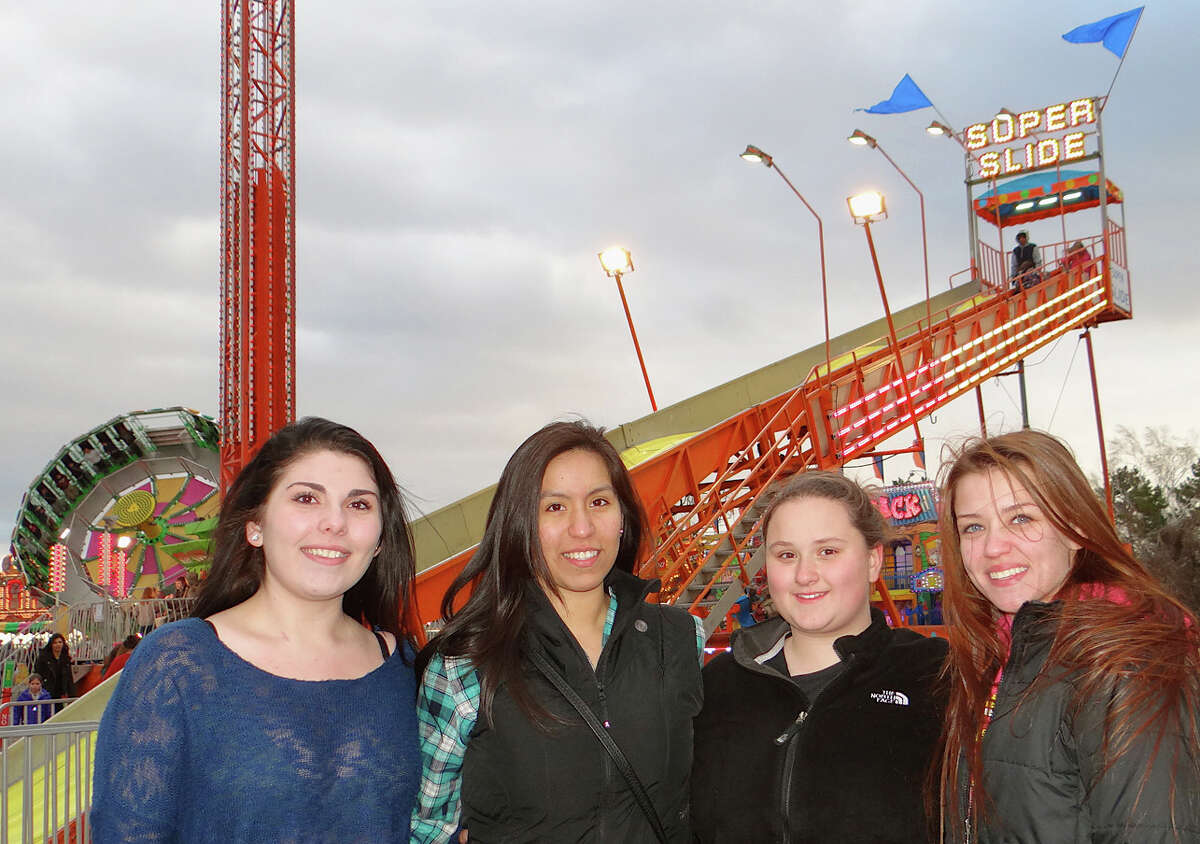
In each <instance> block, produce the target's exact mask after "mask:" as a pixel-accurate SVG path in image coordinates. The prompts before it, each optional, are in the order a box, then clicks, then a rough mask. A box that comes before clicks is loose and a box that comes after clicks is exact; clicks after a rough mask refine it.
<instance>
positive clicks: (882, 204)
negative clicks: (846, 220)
mask: <svg viewBox="0 0 1200 844" xmlns="http://www.w3.org/2000/svg"><path fill="white" fill-rule="evenodd" d="M846 204H847V205H849V206H850V216H851V217H853V218H854V222H855V223H857V224H858V225H860V226H863V225H866V224H867V223H877V222H879V221H880V220H886V219H887V201H886V200H885V199H884V198H883V194H881V193H880V192H879V191H877V190H868V191H863V192H862V193H856V194H855V195H854V196H848V197H846Z"/></svg>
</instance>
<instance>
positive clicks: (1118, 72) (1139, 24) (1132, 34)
mask: <svg viewBox="0 0 1200 844" xmlns="http://www.w3.org/2000/svg"><path fill="white" fill-rule="evenodd" d="M1141 25H1142V16H1141V15H1138V19H1137V23H1135V24H1134V25H1133V32H1131V33H1129V40H1128V41H1126V42H1125V52H1124V53H1122V54H1121V61H1120V62H1118V63H1117V72H1116V73H1114V74H1113V78H1112V82H1110V83H1108V93H1107V94H1105V95H1104V102H1102V103H1101V104H1100V110H1101V111H1104V107H1105V106H1106V105H1108V98H1109V97H1110V96H1111V95H1112V89H1113V85H1116V84H1117V76H1118V75H1119V74H1120V73H1121V68H1122V67H1124V66H1125V57H1126V56H1128V55H1129V47H1130V45H1132V44H1133V37H1134V36H1135V35H1137V31H1138V27H1139V26H1141Z"/></svg>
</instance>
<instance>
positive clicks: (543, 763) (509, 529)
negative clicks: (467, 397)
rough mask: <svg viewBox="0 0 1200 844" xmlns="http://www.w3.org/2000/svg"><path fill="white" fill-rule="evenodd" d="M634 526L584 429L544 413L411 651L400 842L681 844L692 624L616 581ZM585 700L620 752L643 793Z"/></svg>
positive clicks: (635, 517)
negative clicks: (410, 767)
mask: <svg viewBox="0 0 1200 844" xmlns="http://www.w3.org/2000/svg"><path fill="white" fill-rule="evenodd" d="M644 531H645V517H644V516H643V514H642V508H641V504H640V502H639V501H638V498H637V495H636V494H635V492H634V490H633V486H632V483H631V481H630V478H629V474H628V472H626V470H625V466H624V465H623V464H622V462H621V458H620V456H619V455H618V454H617V452H616V450H615V449H614V448H613V447H612V445H611V444H610V443H609V442H608V440H606V439H605V438H604V436H603V434H602V433H601V432H600V431H599V430H598V429H596V428H592V427H590V426H588V425H586V424H584V423H582V422H575V423H568V422H558V423H554V424H552V425H548V426H546V427H545V428H543V429H542V430H540V431H538V432H537V433H535V434H534V435H533V436H531V437H529V439H527V440H526V441H525V442H524V443H522V444H521V446H520V447H519V448H518V449H517V451H516V453H515V454H513V456H512V458H511V459H510V460H509V462H508V465H507V466H505V468H504V472H503V474H502V475H501V476H500V483H499V484H498V485H497V487H496V494H495V497H494V498H493V499H492V504H491V509H490V510H489V512H488V519H487V526H486V528H485V529H484V534H483V539H482V540H481V541H480V543H479V547H478V548H477V549H476V551H475V554H474V556H473V557H472V558H471V561H470V563H468V564H467V567H466V568H465V569H464V570H463V571H462V573H461V574H460V575H459V576H458V577H457V578H456V579H455V581H454V583H453V584H452V585H451V587H450V589H449V591H448V592H447V593H446V596H445V599H444V600H443V602H442V612H443V614H444V615H445V617H446V618H447V619H449V620H448V621H447V623H446V626H445V628H444V629H443V630H442V632H441V633H440V634H439V635H438V636H437V637H436V638H435V639H434V640H433V641H432V642H431V643H430V645H429V646H428V647H427V648H426V649H425V650H424V651H423V652H422V653H421V655H420V657H419V659H418V664H417V665H418V670H419V671H422V672H423V673H422V683H421V689H420V692H419V695H418V700H417V711H418V716H419V718H420V729H421V751H422V761H423V771H422V782H421V788H420V791H419V795H418V806H417V810H416V811H415V812H414V815H413V827H412V835H411V840H412V841H413V842H444V841H448V840H451V839H452V838H454V839H455V840H457V839H458V836H457V834H456V833H457V831H458V830H459V829H460V828H465V829H466V830H467V831H468V832H469V835H470V840H471V841H472V842H492V841H496V842H498V841H506V842H507V841H528V842H532V841H538V842H542V841H555V842H557V841H562V842H597V844H606V842H618V841H619V842H622V844H625V843H626V842H632V843H633V844H636V842H651V841H656V840H658V841H673V842H680V844H682V842H687V841H689V840H690V827H689V817H688V773H689V771H690V769H691V754H692V719H693V717H694V716H695V715H696V713H697V712H698V711H699V709H700V696H701V691H700V661H699V648H700V641H701V640H700V637H699V634H700V633H701V632H702V628H700V626H699V625H698V624H697V623H696V619H695V618H694V617H693V616H690V615H689V614H688V613H686V612H684V611H683V610H681V609H678V608H675V607H669V606H663V605H660V604H650V603H647V602H646V600H645V599H646V597H647V595H648V594H649V593H652V592H657V591H658V588H659V584H658V581H645V580H641V579H639V578H637V577H635V576H634V575H633V574H632V571H633V569H634V565H635V563H636V562H637V560H638V554H639V551H640V549H641V546H642V540H643V536H644ZM468 589H469V590H470V597H469V598H466V600H465V603H464V602H463V600H462V596H463V595H464V594H466V592H467V591H468ZM555 676H557V677H558V678H559V681H560V682H561V684H562V687H563V688H565V689H566V690H567V691H569V692H570V693H571V694H573V695H574V696H575V697H576V698H577V700H576V701H575V703H574V704H573V703H571V702H569V700H568V697H567V696H566V693H565V692H564V691H562V690H560V687H559V686H557V685H555V680H554V679H552V678H553V677H555ZM576 705H578V706H580V707H582V708H583V709H576V708H575V707H576ZM584 710H587V711H590V713H591V714H592V715H593V716H594V717H595V720H596V728H597V729H598V730H599V731H600V733H601V734H603V735H604V736H605V737H606V738H611V739H612V741H614V742H615V743H616V745H617V746H618V747H619V748H620V750H621V751H622V752H623V753H624V755H625V757H626V758H627V761H628V763H629V766H630V767H631V768H632V770H633V773H634V774H635V775H636V777H637V779H638V780H639V781H640V783H641V785H642V787H643V788H644V794H645V801H644V802H643V801H642V800H640V799H639V792H638V790H637V789H636V788H635V787H633V786H631V785H630V783H629V782H628V781H627V779H626V777H625V776H624V775H623V774H622V772H621V769H620V767H619V766H618V764H617V763H616V762H614V761H613V759H612V758H610V755H609V753H608V751H606V749H605V747H604V746H603V745H602V744H601V743H600V740H599V739H598V737H597V735H596V734H595V733H593V731H592V729H590V728H589V727H588V726H587V725H586V724H585V723H584V721H583V718H582V712H583V711H584ZM601 722H602V725H601Z"/></svg>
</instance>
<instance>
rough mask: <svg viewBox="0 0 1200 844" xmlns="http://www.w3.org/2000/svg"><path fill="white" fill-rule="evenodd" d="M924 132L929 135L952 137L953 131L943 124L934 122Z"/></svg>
mask: <svg viewBox="0 0 1200 844" xmlns="http://www.w3.org/2000/svg"><path fill="white" fill-rule="evenodd" d="M925 131H926V132H928V133H929V134H931V135H949V136H950V137H951V138H953V137H954V130H953V129H951V128H950V127H949V126H947V125H946V124H945V123H938V122H937V121H936V120H935V121H933V122H932V123H930V124H929V125H928V126H926V127H925Z"/></svg>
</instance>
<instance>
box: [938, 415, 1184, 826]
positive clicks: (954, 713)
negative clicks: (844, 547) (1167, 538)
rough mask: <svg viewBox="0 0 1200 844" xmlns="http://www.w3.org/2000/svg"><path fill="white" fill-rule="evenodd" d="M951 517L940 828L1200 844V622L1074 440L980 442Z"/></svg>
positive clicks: (950, 500) (1034, 437)
mask: <svg viewBox="0 0 1200 844" xmlns="http://www.w3.org/2000/svg"><path fill="white" fill-rule="evenodd" d="M941 520H942V522H941V535H942V554H943V561H944V566H945V573H946V587H945V595H944V607H945V612H946V620H947V622H948V624H949V640H950V659H949V662H948V663H947V669H946V670H947V672H948V674H949V680H950V704H949V709H948V712H947V717H946V725H945V728H944V730H943V733H942V745H941V746H942V762H943V764H942V768H941V776H940V782H939V783H938V788H937V790H936V793H939V794H940V798H941V799H940V805H941V815H942V828H943V834H942V837H943V840H944V841H946V842H976V841H978V842H1001V841H1003V842H1051V841H1053V842H1133V841H1136V842H1139V844H1141V843H1142V842H1183V841H1191V842H1194V841H1198V840H1200V771H1198V765H1200V730H1198V729H1197V717H1198V712H1200V627H1198V626H1197V620H1196V617H1195V615H1194V614H1193V613H1192V612H1191V611H1190V610H1188V609H1187V608H1186V607H1185V606H1184V605H1182V604H1181V603H1180V602H1179V601H1178V600H1177V599H1176V598H1175V597H1173V596H1172V595H1170V594H1169V593H1168V592H1167V591H1166V589H1165V588H1164V587H1163V585H1162V584H1161V583H1160V582H1159V581H1158V580H1157V579H1156V578H1155V577H1154V575H1152V574H1151V573H1150V572H1148V571H1147V570H1146V568H1145V567H1144V566H1143V565H1142V564H1141V563H1140V562H1138V561H1137V560H1136V559H1134V558H1133V557H1132V556H1131V554H1130V552H1129V551H1128V550H1127V549H1126V547H1125V546H1124V545H1122V543H1121V541H1120V540H1119V539H1118V537H1117V534H1116V532H1115V531H1114V529H1113V526H1112V524H1111V523H1110V522H1109V520H1108V518H1107V516H1106V514H1105V511H1104V509H1103V508H1102V507H1101V505H1100V502H1099V501H1098V500H1097V498H1096V496H1095V494H1094V493H1093V492H1092V489H1091V487H1090V485H1089V484H1088V482H1087V479H1086V478H1085V477H1084V474H1083V472H1082V471H1081V470H1080V468H1079V466H1078V464H1077V463H1076V462H1075V460H1074V458H1073V457H1072V456H1071V453H1070V452H1069V451H1068V450H1067V448H1066V447H1065V446H1064V445H1063V444H1062V443H1060V442H1059V441H1058V440H1056V439H1054V438H1053V437H1051V436H1050V435H1048V434H1044V433H1041V432H1038V431H1018V432H1014V433H1009V434H1002V435H1000V436H996V437H992V438H989V439H981V440H975V441H972V442H970V443H968V444H967V445H966V446H965V447H964V448H963V449H962V450H961V452H960V453H959V454H958V455H957V458H956V459H955V460H954V462H953V464H952V465H950V467H949V469H948V471H947V473H946V476H945V479H944V481H943V484H942V514H941Z"/></svg>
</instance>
